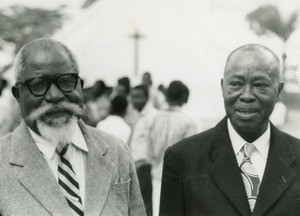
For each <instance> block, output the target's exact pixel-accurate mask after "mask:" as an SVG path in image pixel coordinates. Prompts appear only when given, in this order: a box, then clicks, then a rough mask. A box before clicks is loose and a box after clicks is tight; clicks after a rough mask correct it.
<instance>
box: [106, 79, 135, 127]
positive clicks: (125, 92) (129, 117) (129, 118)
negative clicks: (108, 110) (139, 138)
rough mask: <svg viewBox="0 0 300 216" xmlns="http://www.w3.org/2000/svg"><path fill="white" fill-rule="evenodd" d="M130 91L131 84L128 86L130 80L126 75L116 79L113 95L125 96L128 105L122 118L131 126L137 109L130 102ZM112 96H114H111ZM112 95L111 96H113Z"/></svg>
mask: <svg viewBox="0 0 300 216" xmlns="http://www.w3.org/2000/svg"><path fill="white" fill-rule="evenodd" d="M130 91H131V86H130V80H129V78H128V77H121V78H119V79H118V84H117V86H116V88H115V92H114V95H115V96H116V95H121V96H123V97H126V99H127V102H128V107H127V111H126V113H125V116H124V120H125V121H126V123H127V124H128V125H129V126H130V127H131V128H132V127H133V125H134V123H135V121H136V119H137V115H138V114H137V111H136V110H135V109H134V107H133V105H132V102H131V97H130ZM113 97H114V96H113ZM113 97H112V98H113Z"/></svg>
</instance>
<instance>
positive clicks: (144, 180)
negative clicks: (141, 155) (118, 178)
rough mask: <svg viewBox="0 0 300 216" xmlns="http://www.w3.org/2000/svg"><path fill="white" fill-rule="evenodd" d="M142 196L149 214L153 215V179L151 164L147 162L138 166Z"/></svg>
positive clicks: (149, 215)
mask: <svg viewBox="0 0 300 216" xmlns="http://www.w3.org/2000/svg"><path fill="white" fill-rule="evenodd" d="M137 176H138V179H139V182H140V188H141V193H142V197H143V200H144V203H145V208H146V212H147V216H152V180H151V165H150V164H145V165H142V166H140V167H139V168H137Z"/></svg>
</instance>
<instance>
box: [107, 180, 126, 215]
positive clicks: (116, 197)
mask: <svg viewBox="0 0 300 216" xmlns="http://www.w3.org/2000/svg"><path fill="white" fill-rule="evenodd" d="M129 192H130V178H128V179H127V180H126V182H121V183H112V184H111V191H110V196H109V199H110V202H111V203H112V204H113V208H114V210H115V211H117V212H118V213H119V214H120V215H128V209H129Z"/></svg>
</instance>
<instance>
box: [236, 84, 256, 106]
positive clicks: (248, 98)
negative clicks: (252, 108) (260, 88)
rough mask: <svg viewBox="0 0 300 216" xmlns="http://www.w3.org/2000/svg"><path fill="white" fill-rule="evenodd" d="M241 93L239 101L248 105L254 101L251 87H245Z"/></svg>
mask: <svg viewBox="0 0 300 216" xmlns="http://www.w3.org/2000/svg"><path fill="white" fill-rule="evenodd" d="M242 91H243V92H242V94H241V95H240V100H241V101H243V102H246V103H249V102H252V101H254V100H255V95H254V93H253V88H252V87H251V85H246V86H245V87H244V88H243V90H242Z"/></svg>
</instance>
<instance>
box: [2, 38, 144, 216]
mask: <svg viewBox="0 0 300 216" xmlns="http://www.w3.org/2000/svg"><path fill="white" fill-rule="evenodd" d="M15 72H16V74H15V75H16V76H15V77H16V81H17V82H16V84H15V85H14V86H13V87H12V93H13V95H14V97H15V98H16V99H17V101H18V102H19V105H20V108H21V112H22V116H23V119H24V121H23V122H22V123H21V125H20V126H19V127H18V128H17V129H16V130H15V131H14V132H13V133H11V134H9V135H7V136H6V137H4V138H2V139H1V140H0V173H1V175H0V193H1V199H0V215H45V216H46V215H49V216H50V215H64V216H74V215H85V216H88V215H91V216H96V215H97V216H98V215H132V216H140V215H145V209H144V205H143V201H142V198H141V194H140V190H139V184H138V180H137V175H136V172H135V167H134V163H133V160H132V158H131V156H130V151H129V149H128V147H127V145H126V144H124V143H122V142H121V141H120V140H119V139H117V138H115V137H113V136H111V135H108V134H106V133H104V132H101V131H99V130H97V129H94V128H91V127H89V126H87V125H85V124H84V123H83V121H82V120H80V117H81V116H82V114H83V113H82V106H83V105H82V86H83V82H82V80H81V79H80V77H79V69H78V65H77V63H76V61H75V59H74V56H73V55H72V54H71V52H70V50H69V49H68V48H67V47H65V46H64V45H63V44H61V43H59V42H57V41H54V40H51V39H39V40H35V41H33V42H31V43H28V44H26V45H25V46H24V47H23V48H22V49H21V50H20V51H19V52H18V54H17V56H16V60H15Z"/></svg>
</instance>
